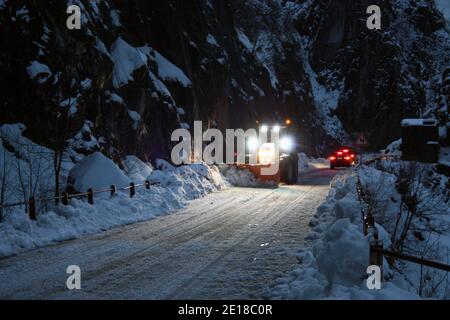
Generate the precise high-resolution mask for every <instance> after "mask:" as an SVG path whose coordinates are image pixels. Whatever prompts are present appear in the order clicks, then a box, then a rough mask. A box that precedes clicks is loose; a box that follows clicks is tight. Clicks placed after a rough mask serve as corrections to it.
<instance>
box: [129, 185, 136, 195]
mask: <svg viewBox="0 0 450 320" xmlns="http://www.w3.org/2000/svg"><path fill="white" fill-rule="evenodd" d="M135 194H136V188H135V186H134V182H132V183H130V198H133V196H134V195H135Z"/></svg>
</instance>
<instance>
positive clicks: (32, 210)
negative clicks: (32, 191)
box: [28, 197, 36, 220]
mask: <svg viewBox="0 0 450 320" xmlns="http://www.w3.org/2000/svg"><path fill="white" fill-rule="evenodd" d="M28 216H29V217H30V219H31V220H36V201H35V200H34V197H30V200H29V202H28Z"/></svg>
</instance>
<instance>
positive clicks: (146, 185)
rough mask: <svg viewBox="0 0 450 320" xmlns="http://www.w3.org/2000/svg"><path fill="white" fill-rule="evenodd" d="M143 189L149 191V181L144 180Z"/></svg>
mask: <svg viewBox="0 0 450 320" xmlns="http://www.w3.org/2000/svg"><path fill="white" fill-rule="evenodd" d="M145 189H150V181H148V180H145Z"/></svg>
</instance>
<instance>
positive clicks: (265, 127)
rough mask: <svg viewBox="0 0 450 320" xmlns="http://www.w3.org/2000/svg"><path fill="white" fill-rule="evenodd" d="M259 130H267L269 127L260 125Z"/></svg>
mask: <svg viewBox="0 0 450 320" xmlns="http://www.w3.org/2000/svg"><path fill="white" fill-rule="evenodd" d="M260 130H261V132H267V130H269V127H268V126H266V125H262V126H261V128H260Z"/></svg>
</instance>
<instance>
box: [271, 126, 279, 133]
mask: <svg viewBox="0 0 450 320" xmlns="http://www.w3.org/2000/svg"><path fill="white" fill-rule="evenodd" d="M280 129H281V127H280V126H274V127H273V128H272V130H273V131H274V132H280Z"/></svg>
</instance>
